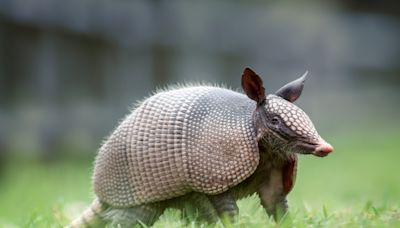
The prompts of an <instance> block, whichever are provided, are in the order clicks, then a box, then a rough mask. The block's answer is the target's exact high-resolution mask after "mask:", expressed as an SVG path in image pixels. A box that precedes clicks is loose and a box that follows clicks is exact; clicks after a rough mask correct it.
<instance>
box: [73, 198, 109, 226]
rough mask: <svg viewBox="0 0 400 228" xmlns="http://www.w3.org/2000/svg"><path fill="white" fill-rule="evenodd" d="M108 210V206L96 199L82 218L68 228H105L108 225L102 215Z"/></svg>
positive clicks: (75, 220)
mask: <svg viewBox="0 0 400 228" xmlns="http://www.w3.org/2000/svg"><path fill="white" fill-rule="evenodd" d="M106 209H107V205H105V204H104V203H102V202H100V201H99V200H98V199H97V198H96V199H95V200H94V201H93V202H92V204H91V205H90V207H89V208H87V209H86V210H85V211H84V212H83V213H82V215H81V216H79V217H78V218H76V219H74V220H73V221H72V222H71V224H69V225H68V226H67V228H83V227H104V226H105V225H106V224H105V221H104V220H103V218H102V217H103V216H102V214H103V213H104V211H105V210H106Z"/></svg>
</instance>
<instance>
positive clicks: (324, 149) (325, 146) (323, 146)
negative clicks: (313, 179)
mask: <svg viewBox="0 0 400 228" xmlns="http://www.w3.org/2000/svg"><path fill="white" fill-rule="evenodd" d="M332 151H333V147H332V146H331V144H329V143H327V142H325V140H323V139H321V140H320V142H319V145H318V146H317V148H315V152H316V153H318V154H321V155H328V154H329V153H330V152H332Z"/></svg>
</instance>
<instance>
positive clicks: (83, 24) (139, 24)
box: [0, 0, 400, 225]
mask: <svg viewBox="0 0 400 228" xmlns="http://www.w3.org/2000/svg"><path fill="white" fill-rule="evenodd" d="M399 63H400V7H399V3H397V1H390V0H383V1H378V0H367V1H365V0H363V1H361V0H346V1H345V0H334V1H327V0H326V1H316V0H304V1H227V0H224V1H210V0H206V1H201V2H198V1H184V0H172V1H171V0H170V1H162V0H147V1H144V0H142V1H128V0H116V1H106V0H69V1H61V0H34V1H33V0H0V202H2V205H1V206H0V225H1V224H31V223H35V222H38V223H40V222H46V221H47V222H49V221H51V222H54V221H56V222H57V221H65V220H67V219H66V218H64V217H68V215H65V214H68V211H69V210H72V211H73V209H70V206H69V205H77V204H79V203H81V204H83V205H85V204H87V203H88V202H90V199H91V197H92V194H91V190H90V189H91V187H90V175H91V169H92V162H93V159H94V156H95V154H96V152H97V149H98V148H99V146H100V145H101V143H102V141H103V140H104V139H105V138H106V136H107V135H108V134H109V133H110V132H111V131H112V129H113V128H114V127H115V126H116V124H117V123H118V122H119V121H120V120H121V118H123V117H124V116H125V115H126V114H127V113H129V110H130V108H131V107H132V104H134V102H135V101H137V100H140V99H143V97H146V96H148V95H149V94H150V93H151V92H152V91H154V90H155V89H156V88H162V87H165V86H167V85H170V84H175V83H182V82H209V83H218V84H224V85H226V86H228V87H230V88H234V89H236V88H240V76H241V73H242V70H243V69H244V67H245V66H250V67H251V68H253V69H254V70H255V71H256V72H258V73H259V74H260V75H261V76H262V77H263V79H264V83H265V87H266V90H267V92H268V93H273V92H274V91H276V90H277V89H278V88H280V86H282V85H284V84H285V83H287V82H289V81H291V80H293V79H296V78H297V77H299V76H300V75H301V74H303V73H304V72H305V71H306V70H308V71H309V77H308V81H307V83H306V86H305V90H304V92H303V95H302V97H301V99H300V100H299V101H298V102H297V104H298V105H299V106H300V107H301V108H302V109H303V110H305V112H306V113H308V114H309V116H310V117H311V119H312V120H313V122H314V124H315V125H316V127H317V129H318V130H319V132H320V134H321V135H322V136H323V137H324V138H325V139H326V140H327V141H328V142H331V144H333V146H335V149H336V151H335V153H333V154H331V155H330V156H329V157H327V158H324V159H318V158H314V157H302V158H301V161H300V168H299V172H298V173H299V174H298V175H299V176H298V179H297V182H298V183H297V185H296V187H295V189H294V192H293V194H292V195H293V196H292V202H293V205H294V206H295V208H296V207H301V205H304V204H307V205H308V204H315V207H320V206H321V205H332V208H336V207H337V206H340V207H345V208H347V207H351V206H352V205H354V204H357V203H360V204H363V203H365V202H366V201H368V202H372V203H374V204H375V203H376V204H378V205H386V204H395V205H399V202H398V201H397V200H398V199H399V198H400V177H399V176H398V173H399V171H400V170H399V168H398V165H397V163H396V161H399V159H400V151H399V148H400V132H399V130H400V122H399V111H400V107H399V104H400V103H399V99H400V64H399ZM71 207H72V206H71ZM66 211H67V212H66ZM46 213H47V214H46ZM38 215H40V216H38ZM46 216H47V217H46ZM54 217H55V218H54ZM51 222H50V223H51ZM61 223H62V222H61Z"/></svg>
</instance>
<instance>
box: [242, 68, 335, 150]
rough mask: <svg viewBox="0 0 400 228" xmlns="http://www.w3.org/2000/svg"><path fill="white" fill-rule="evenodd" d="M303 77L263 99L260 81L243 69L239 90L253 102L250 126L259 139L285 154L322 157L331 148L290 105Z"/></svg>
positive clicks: (300, 89) (299, 88)
mask: <svg viewBox="0 0 400 228" xmlns="http://www.w3.org/2000/svg"><path fill="white" fill-rule="evenodd" d="M305 77H306V74H304V75H303V76H302V77H301V78H299V79H297V80H295V81H293V82H290V83H289V84H287V85H285V86H283V87H282V88H281V89H279V90H278V91H277V92H276V93H275V94H274V95H272V94H271V95H268V96H265V93H264V87H263V85H262V80H261V78H260V77H259V76H258V75H257V74H255V73H254V72H253V71H252V70H251V69H249V68H246V69H245V71H244V73H243V76H242V87H243V89H244V91H245V92H246V94H247V95H248V96H249V97H250V98H251V99H253V100H255V101H256V102H257V108H256V110H255V113H254V123H255V127H256V128H257V132H258V133H257V134H258V136H257V137H258V138H259V140H263V141H267V142H268V144H270V145H272V146H274V147H278V148H282V149H283V148H284V150H287V151H289V152H295V153H301V154H314V155H316V156H320V157H323V156H326V155H328V154H329V153H330V152H332V151H333V147H332V146H331V145H330V144H329V143H327V142H326V141H325V140H324V139H322V137H321V136H320V135H319V134H318V132H317V130H316V129H315V127H314V125H313V123H312V122H311V120H310V118H309V117H308V116H307V114H306V113H305V112H304V111H303V110H301V109H300V108H299V107H297V106H296V105H294V104H293V102H294V101H295V100H297V98H299V96H300V94H301V92H302V90H303V86H304V80H305Z"/></svg>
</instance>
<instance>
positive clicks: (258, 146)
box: [70, 68, 333, 227]
mask: <svg viewBox="0 0 400 228" xmlns="http://www.w3.org/2000/svg"><path fill="white" fill-rule="evenodd" d="M305 78H306V74H304V75H303V76H302V77H300V78H298V79H297V80H294V81H292V82H290V83H288V84H286V85H285V86H283V87H282V88H281V89H279V90H278V91H277V92H275V93H274V94H269V95H266V94H265V89H264V86H263V82H262V79H261V78H260V76H259V75H257V74H256V73H255V72H254V71H253V70H251V69H250V68H246V69H245V70H244V72H243V75H242V81H241V84H242V89H243V91H244V93H241V92H236V91H233V90H229V89H226V88H222V87H215V86H187V87H185V86H183V87H180V88H175V89H169V90H164V91H160V92H158V93H156V94H154V95H153V96H151V97H149V98H147V99H145V100H144V101H142V102H141V103H140V104H138V105H137V107H136V108H135V109H134V110H133V111H132V112H131V114H129V115H128V116H127V117H126V118H125V119H124V120H123V121H122V122H121V123H120V124H119V126H118V127H117V128H116V129H115V130H114V132H113V133H112V134H111V136H109V138H108V139H107V140H106V141H105V143H104V144H103V145H102V147H101V148H100V150H99V153H98V155H97V157H96V161H95V166H94V174H93V189H94V193H95V195H96V198H95V200H94V201H93V203H92V205H91V206H90V207H89V209H87V210H86V211H85V212H84V213H83V214H82V215H81V216H80V217H79V218H77V219H75V220H74V221H73V222H72V223H71V225H70V226H71V227H85V226H96V225H99V224H107V223H111V224H118V225H121V226H131V225H133V224H137V223H142V224H146V225H152V224H153V223H154V222H155V221H156V220H157V219H158V217H159V216H160V215H161V214H162V213H163V211H164V210H165V209H166V208H169V207H176V208H183V207H185V206H182V205H187V204H191V205H192V206H193V207H195V208H196V210H198V212H199V214H200V217H202V216H203V217H204V218H206V220H207V221H217V219H218V218H221V219H222V218H224V219H223V220H222V221H223V222H224V224H226V223H231V222H234V221H235V218H236V217H237V214H238V210H239V209H238V207H237V205H236V200H238V199H241V198H243V197H245V196H248V195H251V194H254V193H256V194H258V196H259V197H260V199H261V204H262V206H263V207H264V208H265V210H266V212H267V213H268V214H269V215H272V216H273V217H274V218H275V219H278V218H279V215H282V214H284V213H285V212H286V211H287V200H286V196H287V194H288V193H289V192H290V191H291V189H292V187H293V185H294V181H295V176H296V170H297V154H313V155H316V156H320V157H323V156H326V155H328V154H329V153H330V152H332V151H333V147H332V146H331V145H330V144H329V143H327V142H326V141H325V140H324V139H322V138H321V136H320V135H319V134H318V133H317V131H316V129H315V127H314V125H313V123H312V122H311V120H310V118H309V117H308V116H307V114H306V113H305V112H304V111H302V110H301V109H300V108H299V107H297V106H296V105H294V104H293V102H294V101H296V100H297V99H298V98H299V96H300V94H301V93H302V90H303V87H304V81H305Z"/></svg>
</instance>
